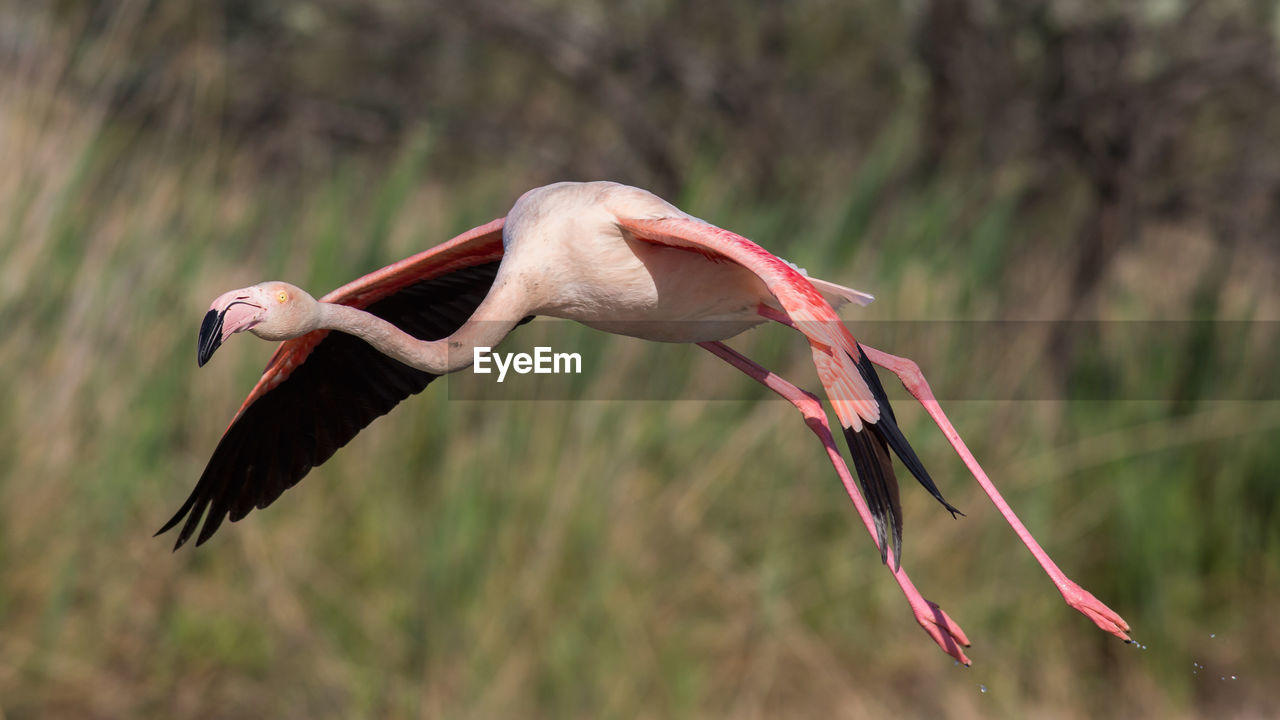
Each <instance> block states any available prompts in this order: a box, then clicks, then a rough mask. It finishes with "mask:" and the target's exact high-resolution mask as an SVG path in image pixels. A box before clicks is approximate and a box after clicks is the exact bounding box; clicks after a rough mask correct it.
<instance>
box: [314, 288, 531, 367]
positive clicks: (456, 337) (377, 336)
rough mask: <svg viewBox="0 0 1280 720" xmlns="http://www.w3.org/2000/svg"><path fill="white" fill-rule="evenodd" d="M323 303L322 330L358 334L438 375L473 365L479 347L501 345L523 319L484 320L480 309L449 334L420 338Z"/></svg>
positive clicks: (371, 317) (362, 314)
mask: <svg viewBox="0 0 1280 720" xmlns="http://www.w3.org/2000/svg"><path fill="white" fill-rule="evenodd" d="M319 306H320V310H319V324H318V326H317V327H318V329H326V330H337V331H339V332H344V333H348V334H350V335H355V336H356V337H358V338H360V339H361V340H364V341H365V342H367V343H369V344H370V345H372V346H373V347H374V349H376V350H377V351H378V352H381V353H382V354H383V355H386V356H388V357H391V358H394V359H396V360H399V361H400V362H402V363H404V364H406V365H408V366H410V367H414V368H417V369H418V370H423V371H425V372H429V373H432V374H434V375H446V374H448V373H451V372H454V371H456V370H461V369H463V368H466V367H470V366H471V364H472V362H473V360H474V357H475V348H477V347H493V346H495V345H497V344H498V343H499V342H501V341H502V339H503V338H505V337H506V336H507V333H509V332H511V329H512V328H514V327H515V326H516V324H517V322H519V317H517V318H516V319H515V320H511V321H507V320H494V319H484V318H483V317H481V312H480V310H477V312H476V314H475V315H473V316H472V318H471V319H470V320H468V321H467V322H466V323H464V324H463V325H462V327H460V328H458V330H457V332H455V333H453V334H452V335H450V336H449V337H446V338H442V339H440V340H419V339H417V338H415V337H413V336H412V335H410V334H408V333H406V332H405V331H403V330H401V329H400V328H398V327H396V326H395V325H393V324H392V323H389V322H387V321H386V320H383V319H382V318H380V317H378V316H376V315H373V314H370V313H367V312H365V311H363V310H357V309H356V308H353V307H348V306H346V305H336V304H333V303H319Z"/></svg>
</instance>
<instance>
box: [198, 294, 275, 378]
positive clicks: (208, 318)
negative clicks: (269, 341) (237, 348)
mask: <svg viewBox="0 0 1280 720" xmlns="http://www.w3.org/2000/svg"><path fill="white" fill-rule="evenodd" d="M261 320H262V306H261V305H259V304H257V303H256V302H254V301H253V299H252V296H251V295H250V293H249V291H248V290H232V291H231V292H229V293H224V294H222V295H220V296H218V299H217V300H214V301H213V304H212V305H211V306H210V307H209V312H207V313H205V315H204V320H203V321H202V322H201V323H200V336H199V338H198V339H197V341H196V364H197V365H199V366H201V367H204V364H205V363H207V362H209V358H211V357H213V352H214V351H215V350H217V349H218V346H220V345H222V343H223V342H225V341H226V339H227V338H229V337H231V336H232V335H233V334H235V333H238V332H243V331H245V330H248V329H249V328H251V327H253V326H254V325H257V324H258V323H259V322H260V321H261Z"/></svg>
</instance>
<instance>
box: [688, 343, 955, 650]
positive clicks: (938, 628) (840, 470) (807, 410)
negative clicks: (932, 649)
mask: <svg viewBox="0 0 1280 720" xmlns="http://www.w3.org/2000/svg"><path fill="white" fill-rule="evenodd" d="M698 344H699V345H701V346H702V347H703V348H705V349H707V350H708V351H710V352H711V353H712V354H713V355H715V356H716V357H719V358H721V359H722V360H724V361H725V362H728V363H729V364H730V365H732V366H734V367H736V368H738V369H739V370H741V371H742V372H744V373H746V374H747V375H749V376H751V377H752V378H754V379H755V380H757V381H758V382H760V383H761V384H763V385H764V386H765V387H767V388H769V389H770V390H772V391H774V392H775V393H777V394H779V395H781V396H782V397H784V398H786V399H787V400H788V401H790V402H791V404H792V405H795V406H796V408H797V409H799V410H800V412H801V414H803V415H804V421H805V424H806V425H808V426H809V429H810V430H812V431H813V432H814V433H815V434H816V435H817V436H818V439H819V440H821V441H822V446H823V447H824V448H826V450H827V458H828V459H829V460H830V461H831V464H832V465H833V466H834V467H835V469H836V473H837V474H838V475H839V476H840V482H842V483H844V489H845V492H847V493H848V494H849V498H850V499H851V500H853V505H854V507H855V508H857V510H858V515H859V516H861V517H862V522H863V524H864V525H866V528H867V532H869V533H871V539H872V541H875V539H876V529H875V524H874V521H873V520H872V518H871V511H870V509H868V508H867V504H866V502H865V501H864V500H863V499H862V495H861V494H860V493H859V492H858V489H857V486H856V485H854V480H853V476H852V475H850V473H849V468H848V466H846V465H845V463H844V457H843V456H841V455H840V451H839V450H838V449H837V448H836V444H835V439H834V438H833V437H832V436H831V426H830V425H829V424H828V423H827V413H826V411H825V410H824V409H823V408H822V403H821V401H819V400H818V398H817V397H816V396H815V395H813V393H810V392H806V391H804V390H801V389H800V388H798V387H796V386H795V385H792V384H791V383H789V382H787V381H786V380H784V379H783V378H782V377H780V376H779V375H776V374H775V373H772V372H770V371H769V370H766V369H765V368H763V367H761V366H759V365H757V364H756V363H754V362H752V361H751V360H749V359H748V358H747V357H746V356H744V355H742V354H741V353H739V352H738V351H736V350H734V349H733V348H730V347H729V346H728V345H725V344H724V343H720V342H704V343H698ZM893 577H894V579H895V580H897V581H898V586H899V587H901V588H902V592H903V594H904V595H906V596H907V602H908V603H909V604H910V605H911V612H912V613H914V614H915V617H916V622H918V623H920V626H921V627H923V628H924V630H925V632H927V633H929V637H932V638H933V640H934V642H936V643H938V646H939V647H941V648H942V649H943V651H944V652H946V653H947V654H948V655H950V656H951V657H954V658H955V659H956V660H958V661H960V662H962V663H964V664H965V665H968V664H969V658H968V657H966V656H965V654H964V651H963V650H961V649H960V646H962V645H963V646H965V647H968V646H969V638H967V637H965V634H964V631H963V630H961V629H960V626H959V625H957V624H956V623H955V621H954V620H952V619H951V618H950V617H948V616H947V614H946V613H945V612H943V610H942V608H940V607H938V606H937V604H935V603H931V602H929V601H928V600H925V599H924V597H923V596H921V595H920V592H919V591H917V590H916V588H915V585H913V584H912V583H911V579H910V578H908V577H907V573H906V571H905V570H903V569H902V567H901V566H899V567H898V568H897V570H895V571H893Z"/></svg>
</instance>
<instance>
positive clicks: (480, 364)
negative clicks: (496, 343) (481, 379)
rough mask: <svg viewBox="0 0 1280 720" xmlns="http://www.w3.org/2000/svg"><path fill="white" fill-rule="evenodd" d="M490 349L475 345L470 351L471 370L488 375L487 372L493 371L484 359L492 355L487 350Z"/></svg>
mask: <svg viewBox="0 0 1280 720" xmlns="http://www.w3.org/2000/svg"><path fill="white" fill-rule="evenodd" d="M491 349H492V348H487V347H477V348H475V349H474V350H472V351H471V371H472V372H478V373H483V374H485V375H488V374H489V373H491V372H493V371H492V370H490V369H489V366H488V365H486V364H485V361H486V360H489V359H490V358H492V357H493V356H492V355H490V354H489V351H490V350H491ZM499 382H501V381H499Z"/></svg>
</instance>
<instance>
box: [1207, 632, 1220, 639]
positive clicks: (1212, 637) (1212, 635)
mask: <svg viewBox="0 0 1280 720" xmlns="http://www.w3.org/2000/svg"><path fill="white" fill-rule="evenodd" d="M1216 637H1218V633H1209V639H1210V640H1212V639H1214V638H1216Z"/></svg>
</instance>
